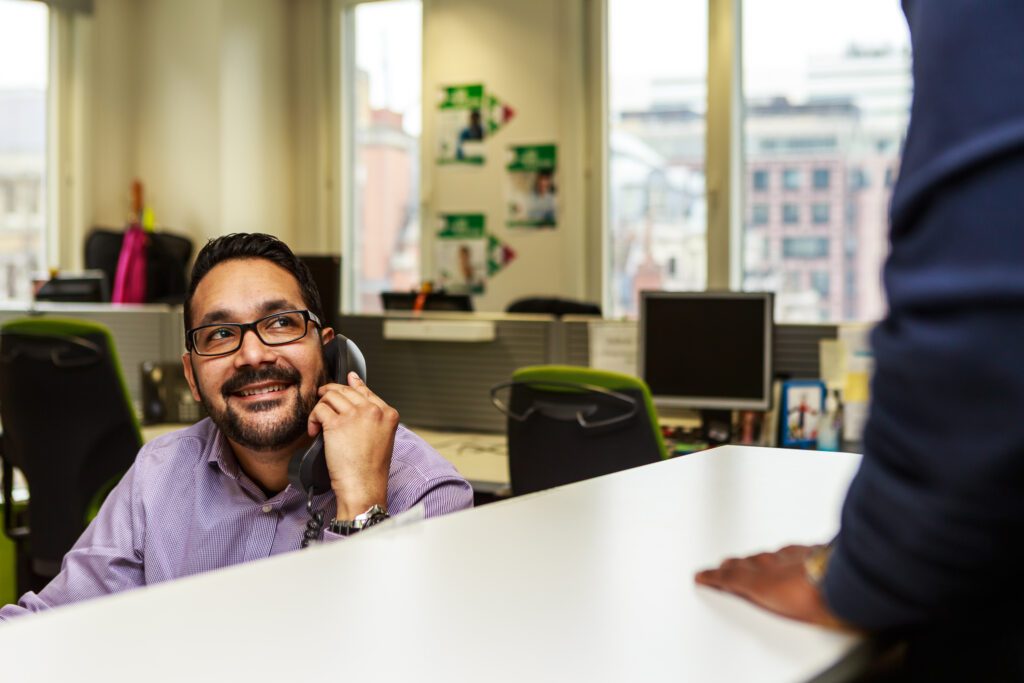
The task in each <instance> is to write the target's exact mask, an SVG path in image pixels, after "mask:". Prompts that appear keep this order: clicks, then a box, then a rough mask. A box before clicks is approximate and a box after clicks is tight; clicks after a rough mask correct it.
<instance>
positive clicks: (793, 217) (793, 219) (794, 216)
mask: <svg viewBox="0 0 1024 683" xmlns="http://www.w3.org/2000/svg"><path fill="white" fill-rule="evenodd" d="M782 222H783V223H785V224H786V225H796V224H797V223H799V222H800V207H799V206H797V205H796V204H783V205H782Z"/></svg>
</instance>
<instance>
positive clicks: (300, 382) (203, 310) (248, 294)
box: [182, 259, 334, 451]
mask: <svg viewBox="0 0 1024 683" xmlns="http://www.w3.org/2000/svg"><path fill="white" fill-rule="evenodd" d="M305 308H306V304H305V303H304V302H303V299H302V293H301V291H300V289H299V284H298V282H297V281H296V279H295V278H294V277H293V276H292V275H291V274H290V273H289V272H288V271H286V270H285V269H283V268H281V267H280V266H277V265H275V264H273V263H271V262H270V261H267V260H264V259H234V260H231V261H225V262H223V263H221V264H218V265H217V266H215V267H214V268H212V269H211V270H210V271H209V273H207V275H206V277H204V278H203V279H202V280H201V281H200V283H199V286H198V287H197V288H196V291H195V295H194V296H193V298H192V320H191V321H189V326H190V327H197V326H199V325H206V324H209V323H248V322H253V321H255V320H257V319H259V318H262V317H264V316H266V315H270V314H271V313H277V312H281V311H289V310H302V309H305ZM333 335H334V333H333V331H332V330H331V329H329V328H326V329H324V330H323V337H321V334H319V333H318V331H317V330H316V328H315V327H314V326H313V324H312V323H309V329H308V330H307V331H306V336H304V337H303V338H302V339H299V340H298V341H295V342H292V343H290V344H285V345H283V346H267V345H266V344H264V343H263V342H262V341H260V339H259V338H258V337H257V336H256V334H255V332H253V331H252V330H249V331H247V332H246V333H245V335H244V337H243V338H242V346H241V347H240V348H239V349H238V350H237V351H235V352H234V353H229V354H227V355H224V356H200V355H198V354H196V353H185V354H184V355H183V356H182V361H183V363H184V368H185V376H186V378H187V379H188V382H189V386H190V387H191V388H192V396H193V397H194V398H195V399H196V400H197V401H202V403H203V405H204V406H205V407H206V410H207V411H208V412H209V414H210V417H211V418H212V419H213V421H214V423H215V424H216V425H217V427H218V428H219V429H220V430H221V431H222V432H223V433H224V435H225V436H227V438H228V439H230V440H231V441H233V442H235V443H237V444H240V445H242V446H244V447H246V448H250V449H252V450H255V451H271V450H277V449H280V448H284V447H286V446H288V445H290V444H291V443H292V442H294V441H296V440H297V439H299V438H300V437H302V436H303V435H304V434H305V433H306V424H307V420H308V418H309V413H310V411H311V410H312V409H313V407H314V406H315V405H316V402H317V388H318V387H319V386H320V385H321V384H322V383H323V379H324V378H323V372H324V366H323V353H322V343H323V342H326V341H329V340H330V338H331V337H333ZM321 339H322V341H321Z"/></svg>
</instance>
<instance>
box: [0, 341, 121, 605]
mask: <svg viewBox="0 0 1024 683" xmlns="http://www.w3.org/2000/svg"><path fill="white" fill-rule="evenodd" d="M115 363H116V361H115V358H114V356H113V354H112V349H111V348H109V345H108V341H107V337H106V336H105V335H104V334H85V335H82V336H67V337H65V336H46V335H39V334H20V333H11V332H8V331H6V330H4V331H2V332H0V420H2V421H3V458H4V460H5V470H7V467H8V465H13V466H15V467H18V468H19V469H20V470H21V471H22V472H23V473H24V474H25V478H26V480H27V482H28V488H29V496H30V497H29V503H28V548H29V550H28V552H29V554H30V555H31V560H32V569H33V570H34V572H35V573H37V574H39V575H41V576H42V577H53V576H55V575H56V574H57V572H58V571H59V569H60V564H61V560H62V559H63V557H64V554H65V553H66V552H67V551H68V550H70V548H71V546H72V545H74V543H75V541H76V540H78V537H79V536H80V535H81V534H82V532H83V531H84V530H85V526H86V523H85V517H86V512H87V509H88V506H89V504H90V502H91V501H92V500H93V498H94V497H95V496H96V495H97V494H98V493H99V492H100V491H101V489H102V488H103V487H104V485H106V484H109V483H110V482H111V480H113V479H114V478H116V477H117V476H118V475H120V474H122V473H124V472H125V471H126V470H127V469H128V467H129V466H130V465H131V464H132V461H133V460H134V458H135V455H136V454H137V452H138V450H139V447H140V446H141V443H140V441H141V440H140V438H139V431H138V426H137V422H136V421H135V419H134V416H133V414H132V412H131V406H130V404H129V403H128V401H127V397H126V396H125V391H124V388H123V386H124V385H123V383H122V379H121V376H120V370H119V369H118V367H117V366H116V365H115ZM5 479H6V478H5ZM5 488H9V485H8V484H7V483H6V482H5ZM5 521H6V520H5ZM21 588H23V589H24V588H26V587H25V586H21Z"/></svg>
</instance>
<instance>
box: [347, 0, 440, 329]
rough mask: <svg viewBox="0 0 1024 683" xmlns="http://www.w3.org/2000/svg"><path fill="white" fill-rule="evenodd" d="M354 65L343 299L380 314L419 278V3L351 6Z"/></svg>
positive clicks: (391, 0)
mask: <svg viewBox="0 0 1024 683" xmlns="http://www.w3.org/2000/svg"><path fill="white" fill-rule="evenodd" d="M348 11H349V14H348V16H347V20H349V21H351V22H353V27H352V29H353V30H352V31H351V32H350V33H349V34H348V35H351V36H354V39H355V46H354V50H352V52H351V54H354V55H355V63H354V64H352V63H346V64H343V83H344V86H343V87H345V88H346V89H347V92H346V93H345V94H346V99H347V100H348V102H349V106H348V111H349V112H350V118H351V119H352V120H350V121H349V122H348V125H347V126H346V135H347V136H348V142H349V144H350V147H351V149H352V154H351V156H350V162H351V164H352V166H353V167H352V168H345V169H342V177H343V179H344V181H345V182H348V183H351V186H350V194H349V196H351V197H352V200H353V207H352V209H351V212H350V213H349V214H348V219H347V221H346V231H345V236H346V239H345V251H344V253H345V259H344V260H343V265H344V267H345V269H346V276H345V280H344V282H345V289H346V292H345V293H344V297H345V299H346V301H347V302H348V303H349V305H350V306H352V307H353V308H354V310H355V311H359V312H374V311H380V310H381V303H380V293H381V292H382V291H386V290H408V289H410V288H414V287H417V286H418V284H419V280H420V213H419V183H420V178H419V175H420V129H421V120H422V104H421V102H422V98H421V92H422V82H421V81H422V77H421V74H422V70H423V58H422V47H421V46H422V40H423V13H422V3H421V2H420V1H419V0H384V1H381V2H367V3H365V4H359V5H356V6H355V7H353V8H351V9H350V10H348Z"/></svg>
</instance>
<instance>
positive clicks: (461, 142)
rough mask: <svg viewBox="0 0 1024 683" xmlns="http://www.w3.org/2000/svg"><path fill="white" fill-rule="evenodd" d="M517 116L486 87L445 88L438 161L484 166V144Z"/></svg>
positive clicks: (439, 115) (452, 86) (439, 122)
mask: <svg viewBox="0 0 1024 683" xmlns="http://www.w3.org/2000/svg"><path fill="white" fill-rule="evenodd" d="M514 116H515V110H513V109H512V107H510V106H509V105H507V104H506V103H504V102H502V101H501V100H500V99H498V98H497V97H495V96H494V95H493V94H491V93H488V92H487V91H486V90H485V88H484V86H483V84H480V83H474V84H470V85H449V86H443V87H442V88H441V92H440V104H439V105H438V112H437V162H438V163H439V164H465V165H469V166H482V165H483V164H484V162H485V161H486V160H487V158H486V153H485V151H484V141H485V140H486V139H487V138H488V137H490V136H491V135H493V134H494V133H496V132H497V131H498V130H500V129H501V128H502V127H503V126H504V125H505V124H507V123H508V122H509V121H511V120H512V118H513V117H514Z"/></svg>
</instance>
